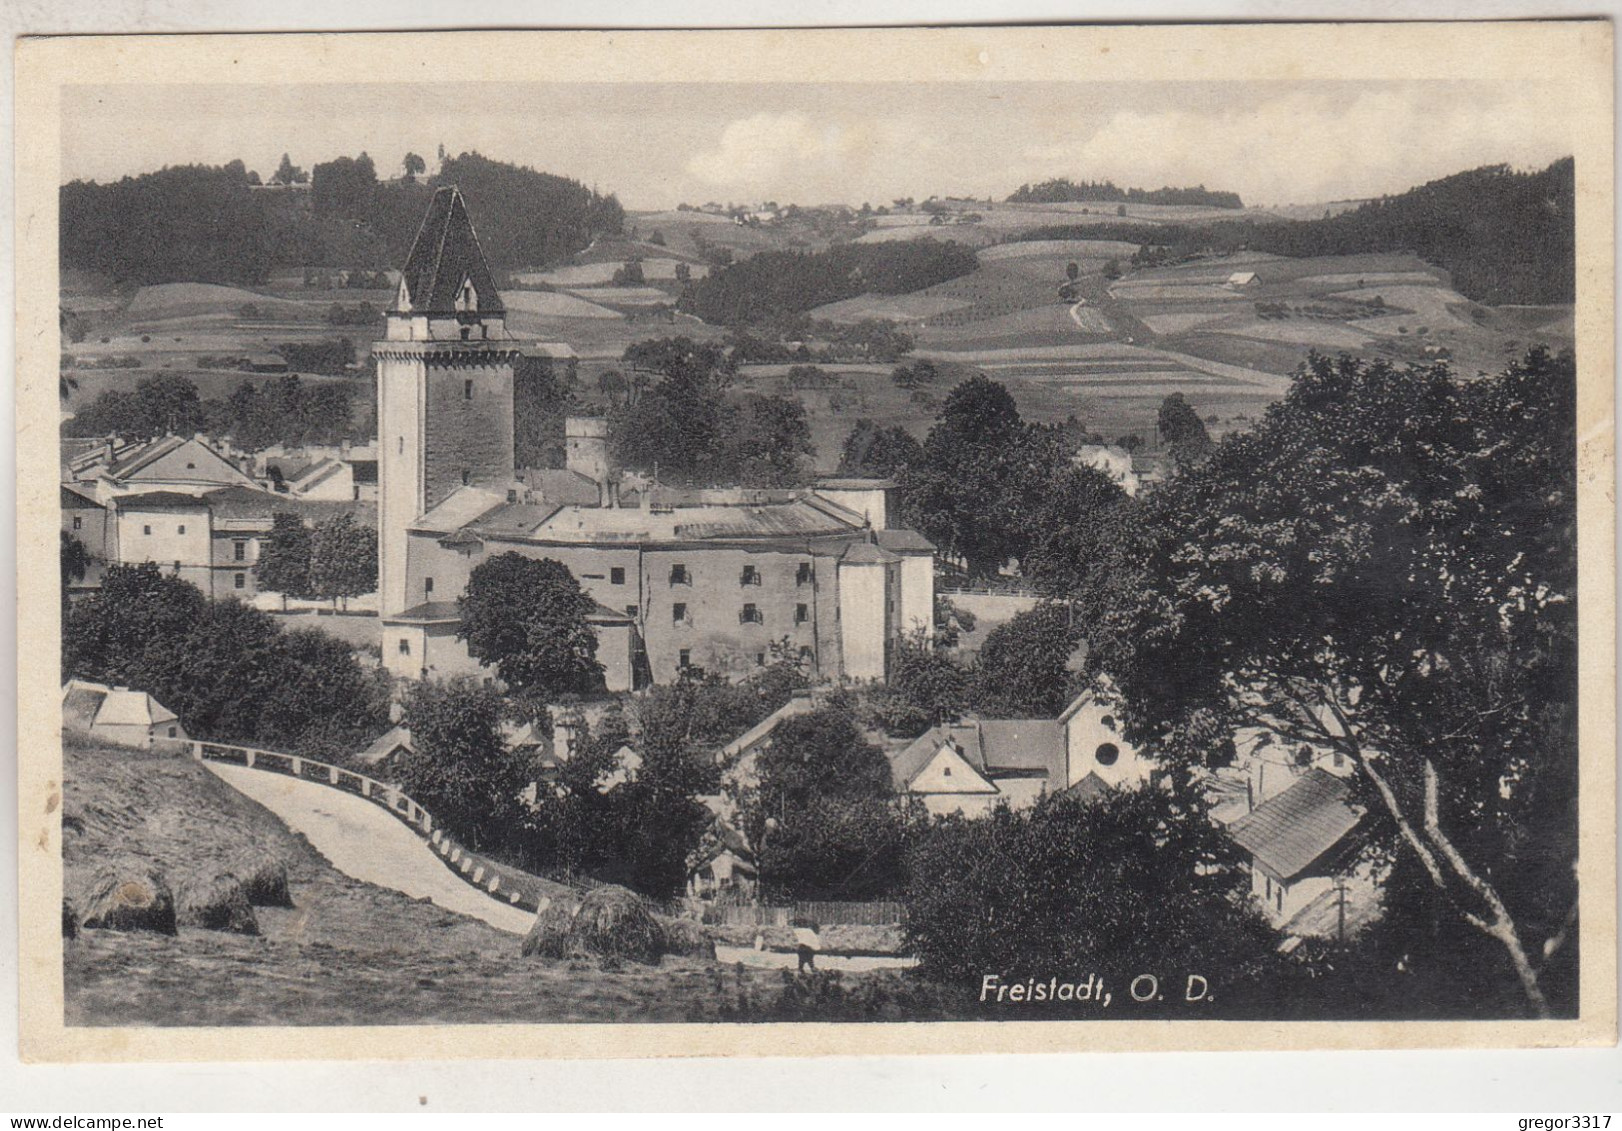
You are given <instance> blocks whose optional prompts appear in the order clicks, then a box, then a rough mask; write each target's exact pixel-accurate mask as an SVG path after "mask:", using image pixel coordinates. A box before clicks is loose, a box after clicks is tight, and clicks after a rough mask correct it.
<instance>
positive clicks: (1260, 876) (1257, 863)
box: [1228, 766, 1363, 933]
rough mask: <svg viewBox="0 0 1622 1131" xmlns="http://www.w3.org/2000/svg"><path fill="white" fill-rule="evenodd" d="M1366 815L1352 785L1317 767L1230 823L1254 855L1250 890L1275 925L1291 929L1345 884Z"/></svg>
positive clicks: (1233, 835) (1231, 833)
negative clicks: (1355, 798)
mask: <svg viewBox="0 0 1622 1131" xmlns="http://www.w3.org/2000/svg"><path fill="white" fill-rule="evenodd" d="M1362 818H1363V810H1362V809H1361V808H1360V807H1359V806H1358V805H1357V804H1356V803H1355V802H1354V801H1353V798H1352V790H1351V786H1350V784H1349V783H1348V782H1347V781H1346V780H1345V779H1344V778H1339V777H1336V776H1335V775H1334V774H1331V773H1328V772H1327V771H1325V770H1322V769H1319V768H1318V767H1316V766H1313V767H1311V768H1310V769H1308V770H1306V771H1305V772H1303V773H1302V774H1301V775H1300V776H1299V777H1298V778H1297V779H1296V780H1295V783H1294V784H1293V785H1291V786H1290V787H1289V788H1288V789H1286V790H1284V791H1283V792H1281V793H1279V794H1277V795H1276V796H1274V797H1273V798H1272V799H1270V800H1268V801H1266V802H1263V803H1262V804H1261V805H1258V806H1257V807H1256V808H1254V809H1252V810H1251V811H1250V812H1249V813H1247V814H1246V815H1244V816H1243V817H1240V818H1239V819H1238V820H1236V821H1234V822H1233V824H1231V825H1229V826H1228V836H1229V837H1231V838H1232V840H1233V842H1234V843H1235V844H1237V845H1238V846H1239V847H1240V848H1242V849H1244V851H1245V852H1246V853H1247V854H1248V855H1249V857H1250V877H1251V891H1252V894H1254V895H1255V897H1256V899H1257V900H1258V901H1259V902H1260V903H1261V905H1262V907H1263V909H1264V910H1265V911H1266V913H1267V917H1268V919H1269V920H1270V921H1271V922H1272V923H1273V924H1274V925H1275V926H1278V927H1280V928H1282V929H1284V930H1286V931H1293V930H1294V929H1295V928H1294V926H1293V924H1297V923H1298V922H1299V921H1300V920H1301V919H1302V918H1303V916H1309V914H1310V912H1311V910H1312V909H1313V908H1314V907H1315V906H1320V905H1322V904H1323V903H1324V902H1325V901H1326V899H1328V898H1330V897H1332V895H1333V893H1335V891H1336V888H1337V885H1343V884H1344V882H1345V877H1346V876H1347V875H1348V873H1349V872H1350V871H1351V870H1352V864H1353V857H1354V856H1355V848H1356V837H1355V834H1356V831H1357V828H1358V825H1359V824H1360V822H1361V821H1362ZM1298 933H1300V932H1298ZM1311 933H1318V932H1317V931H1313V932H1311Z"/></svg>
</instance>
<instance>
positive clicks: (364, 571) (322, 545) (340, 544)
mask: <svg viewBox="0 0 1622 1131" xmlns="http://www.w3.org/2000/svg"><path fill="white" fill-rule="evenodd" d="M272 521H273V526H272V531H273V532H274V520H272ZM309 555H310V558H309V561H310V564H309V586H310V590H311V592H312V593H313V594H314V595H315V596H316V597H318V598H324V599H328V600H331V601H333V602H334V603H336V602H337V601H338V599H339V598H344V599H345V600H346V601H347V600H348V598H350V597H359V596H360V595H361V594H363V593H371V592H374V591H376V589H377V528H376V527H374V526H361V525H359V524H358V523H356V522H355V516H354V515H352V514H349V513H347V512H346V513H343V514H338V515H334V516H333V517H332V518H329V519H327V520H326V521H325V522H323V523H321V524H320V525H319V526H317V527H316V528H315V530H314V531H312V532H311V533H310V535H309Z"/></svg>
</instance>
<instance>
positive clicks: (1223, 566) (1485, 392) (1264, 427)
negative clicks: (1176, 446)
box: [1088, 351, 1577, 1014]
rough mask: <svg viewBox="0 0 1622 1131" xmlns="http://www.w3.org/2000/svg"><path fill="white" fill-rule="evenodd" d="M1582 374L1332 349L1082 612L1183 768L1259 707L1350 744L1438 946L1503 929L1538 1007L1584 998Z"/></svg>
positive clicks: (1549, 364) (1365, 790) (1290, 737)
mask: <svg viewBox="0 0 1622 1131" xmlns="http://www.w3.org/2000/svg"><path fill="white" fill-rule="evenodd" d="M1575 388H1576V380H1575V366H1574V364H1573V361H1572V359H1571V358H1570V356H1569V355H1562V356H1559V357H1556V356H1551V355H1549V354H1548V353H1546V352H1543V351H1534V352H1532V353H1530V354H1528V355H1527V357H1526V358H1525V359H1524V360H1523V361H1520V362H1517V363H1515V364H1513V365H1511V366H1510V367H1509V368H1508V369H1507V370H1506V371H1505V372H1503V373H1502V374H1499V375H1497V376H1494V377H1483V378H1480V379H1478V380H1476V381H1473V382H1463V383H1461V382H1458V381H1456V380H1455V379H1454V378H1453V376H1452V374H1451V373H1450V372H1449V371H1448V370H1447V368H1446V367H1445V366H1433V367H1429V368H1410V369H1406V370H1399V369H1397V368H1395V367H1393V366H1392V365H1390V364H1389V363H1386V362H1366V361H1359V360H1355V359H1350V358H1342V359H1340V360H1338V361H1331V360H1329V359H1326V358H1323V357H1321V356H1316V355H1314V356H1312V357H1311V358H1310V359H1309V361H1308V362H1307V364H1306V365H1304V366H1303V367H1302V369H1301V370H1300V371H1298V373H1297V375H1296V378H1295V382H1294V384H1293V385H1292V386H1291V389H1290V391H1289V393H1288V394H1287V396H1286V397H1285V399H1284V400H1283V401H1282V402H1281V403H1280V404H1278V405H1275V406H1274V407H1273V408H1272V409H1270V410H1269V412H1268V414H1267V416H1266V418H1265V419H1264V420H1263V422H1262V423H1261V424H1260V425H1259V426H1258V427H1256V428H1255V429H1254V430H1252V431H1250V432H1247V433H1241V434H1238V435H1236V436H1235V437H1233V438H1231V439H1230V440H1229V441H1227V442H1225V443H1224V444H1223V446H1222V447H1220V448H1218V449H1216V451H1215V452H1213V453H1212V455H1211V457H1210V458H1209V459H1208V460H1206V461H1205V462H1204V463H1203V464H1201V465H1198V466H1196V467H1194V468H1191V469H1185V470H1184V471H1182V472H1181V473H1180V474H1179V475H1178V476H1177V477H1176V478H1174V479H1173V480H1172V481H1171V482H1170V483H1168V484H1167V485H1166V487H1165V488H1164V489H1163V490H1160V491H1156V492H1155V493H1154V495H1152V496H1150V497H1149V506H1148V508H1147V512H1146V514H1145V516H1144V521H1143V522H1142V523H1140V524H1138V525H1137V526H1136V527H1135V528H1134V529H1132V530H1130V531H1128V532H1126V534H1127V537H1129V538H1130V539H1131V542H1132V544H1131V545H1130V546H1128V547H1127V548H1126V549H1124V550H1123V552H1122V553H1121V554H1120V556H1119V560H1120V561H1121V562H1122V563H1123V564H1129V563H1137V565H1136V567H1135V575H1134V576H1131V577H1130V578H1129V579H1124V580H1123V581H1122V582H1121V584H1120V585H1119V587H1118V589H1117V591H1116V593H1115V596H1114V599H1113V600H1112V601H1111V602H1109V604H1108V605H1106V606H1105V607H1104V609H1103V610H1102V611H1101V612H1099V613H1098V614H1096V615H1094V614H1089V618H1088V619H1089V624H1088V631H1089V637H1090V639H1091V640H1092V641H1093V643H1094V646H1095V649H1094V653H1093V657H1092V662H1094V663H1096V665H1097V666H1098V667H1099V668H1100V669H1101V670H1104V671H1107V672H1109V673H1110V674H1111V675H1112V676H1113V677H1114V678H1115V680H1116V683H1117V686H1118V687H1119V688H1120V689H1121V691H1122V694H1123V696H1124V699H1125V709H1124V711H1123V716H1124V721H1125V723H1126V725H1127V734H1128V737H1129V738H1131V739H1132V740H1133V741H1134V742H1137V743H1139V744H1140V745H1143V744H1152V745H1155V746H1156V747H1158V748H1159V749H1161V750H1163V751H1164V752H1165V757H1166V759H1167V760H1168V761H1169V762H1170V764H1171V766H1172V768H1174V769H1175V770H1176V771H1178V773H1179V774H1186V773H1187V772H1188V771H1189V770H1190V769H1191V768H1192V767H1193V766H1196V765H1198V763H1199V761H1200V759H1201V757H1202V748H1203V746H1204V743H1202V742H1201V741H1199V740H1198V737H1197V736H1198V735H1199V734H1200V733H1202V732H1204V733H1207V734H1209V733H1212V732H1215V733H1223V732H1227V733H1231V732H1232V731H1233V730H1234V729H1237V728H1239V727H1257V728H1260V729H1262V730H1263V731H1265V732H1268V733H1270V734H1272V735H1275V736H1277V737H1278V738H1280V739H1282V740H1284V741H1286V742H1289V743H1290V744H1292V745H1302V744H1305V745H1307V746H1308V747H1309V748H1312V749H1317V750H1323V751H1326V752H1328V751H1333V752H1334V753H1336V754H1338V755H1340V756H1341V757H1342V758H1344V759H1346V760H1348V761H1349V762H1350V764H1351V765H1352V766H1354V767H1355V768H1356V771H1357V777H1356V782H1357V784H1358V788H1359V792H1360V796H1361V798H1362V800H1363V802H1364V804H1366V805H1367V806H1368V808H1369V809H1370V810H1371V812H1372V814H1373V820H1374V829H1375V838H1376V839H1375V848H1376V850H1380V851H1384V852H1385V853H1386V854H1388V855H1394V856H1395V857H1396V858H1397V859H1398V860H1405V861H1407V862H1408V863H1409V864H1411V865H1412V866H1413V867H1412V868H1411V874H1413V875H1416V876H1422V877H1424V880H1423V882H1424V883H1425V885H1426V888H1427V890H1428V891H1429V892H1430V893H1431V905H1432V906H1433V907H1434V908H1436V909H1437V915H1438V918H1437V919H1436V920H1435V921H1436V923H1437V927H1438V930H1437V931H1436V933H1435V934H1432V935H1430V936H1428V944H1429V945H1432V946H1438V947H1440V946H1447V945H1449V944H1448V942H1447V940H1448V938H1449V937H1450V935H1449V930H1450V929H1451V930H1452V931H1454V932H1455V933H1456V932H1457V931H1464V932H1465V933H1466V934H1467V935H1468V934H1472V933H1473V934H1475V935H1476V937H1477V938H1479V939H1484V940H1487V941H1490V943H1491V944H1492V947H1493V949H1494V951H1495V952H1496V955H1497V969H1498V971H1499V977H1500V983H1501V984H1505V985H1507V986H1510V987H1518V990H1519V992H1520V994H1521V995H1522V997H1523V1001H1524V1007H1525V1008H1528V1009H1530V1010H1531V1011H1532V1012H1534V1013H1537V1014H1547V1013H1550V1012H1554V1011H1564V1010H1570V1009H1573V1008H1575V1000H1574V998H1572V997H1571V996H1570V993H1569V992H1568V994H1567V996H1566V997H1565V998H1563V999H1555V1000H1551V998H1550V996H1549V993H1548V991H1547V987H1548V986H1549V984H1551V982H1552V983H1553V984H1555V985H1559V986H1564V987H1566V988H1567V990H1568V991H1570V990H1571V989H1572V988H1573V986H1574V977H1573V976H1572V971H1574V969H1575V967H1574V965H1573V964H1574V963H1575V956H1574V955H1573V954H1572V953H1571V946H1570V943H1569V940H1570V938H1571V937H1572V929H1571V924H1572V923H1573V922H1574V916H1575V910H1576V887H1575V876H1574V873H1573V866H1574V863H1575V850H1576V844H1577V830H1576V812H1575V797H1576V793H1575V789H1576V765H1577V758H1576V729H1575V680H1576V665H1577V652H1576V609H1575V604H1574V600H1575V593H1576V557H1575V541H1574V540H1575V537H1576V524H1575V497H1576V466H1575V424H1574V421H1575ZM1170 672H1175V673H1176V677H1175V678H1170V679H1168V678H1166V676H1167V673H1170ZM1176 776H1177V775H1174V779H1175V777H1176ZM1450 961H1451V960H1450Z"/></svg>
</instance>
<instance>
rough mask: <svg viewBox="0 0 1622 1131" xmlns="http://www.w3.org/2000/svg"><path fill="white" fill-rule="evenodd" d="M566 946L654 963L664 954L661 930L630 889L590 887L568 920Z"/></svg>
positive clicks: (640, 899)
mask: <svg viewBox="0 0 1622 1131" xmlns="http://www.w3.org/2000/svg"><path fill="white" fill-rule="evenodd" d="M569 947H570V949H571V950H582V951H584V952H585V953H587V954H595V955H598V956H600V957H613V958H628V959H630V960H631V961H632V962H647V963H656V962H658V961H659V956H660V955H661V954H663V953H664V949H665V932H664V928H663V927H661V926H659V920H657V919H655V918H654V917H653V912H652V911H650V910H648V905H647V904H646V903H645V902H644V901H643V899H642V897H641V896H640V895H637V894H636V893H635V892H634V891H631V890H629V889H628V888H622V887H612V886H611V887H600V888H593V889H592V890H591V891H589V892H587V893H586V897H585V898H584V899H582V900H581V901H580V906H579V908H578V909H576V911H575V913H574V918H573V919H571V920H570V921H569Z"/></svg>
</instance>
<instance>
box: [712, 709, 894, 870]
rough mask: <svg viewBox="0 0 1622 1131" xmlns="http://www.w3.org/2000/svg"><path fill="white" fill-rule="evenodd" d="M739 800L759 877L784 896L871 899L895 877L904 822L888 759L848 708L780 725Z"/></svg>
mask: <svg viewBox="0 0 1622 1131" xmlns="http://www.w3.org/2000/svg"><path fill="white" fill-rule="evenodd" d="M755 769H756V774H757V775H758V778H759V784H758V786H757V787H756V788H755V789H753V790H751V791H747V792H746V793H745V795H744V799H743V804H742V808H741V819H742V823H743V830H744V833H745V835H746V836H748V838H749V841H750V843H751V844H753V845H755V846H756V859H757V862H758V863H759V866H760V874H761V882H762V883H763V884H764V885H765V886H766V887H767V888H768V889H769V890H770V891H772V892H773V893H774V894H775V895H776V896H778V897H780V898H791V899H871V898H880V897H884V896H889V895H893V894H895V893H896V892H897V891H898V890H899V888H900V886H901V883H902V876H903V863H904V851H905V842H904V840H905V829H904V821H903V817H902V813H901V811H900V809H899V808H898V807H897V805H896V803H895V798H894V796H893V794H894V790H893V787H892V784H891V779H890V763H889V760H888V759H887V758H885V756H884V754H883V752H882V751H880V750H879V748H878V747H876V746H874V745H872V744H871V743H869V742H868V741H867V740H866V739H865V738H863V736H862V732H861V729H860V728H859V727H858V726H857V725H856V721H855V719H854V718H853V717H852V716H851V714H850V713H849V712H848V711H844V710H839V709H834V708H824V709H822V710H818V711H812V712H811V713H809V714H805V715H799V716H796V717H794V718H791V719H786V720H784V721H783V722H782V723H780V724H778V727H777V730H776V731H775V732H774V733H773V735H772V742H771V745H770V746H768V747H767V748H766V749H765V750H763V751H762V752H761V753H760V755H759V757H758V760H757V762H756V767H755Z"/></svg>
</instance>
